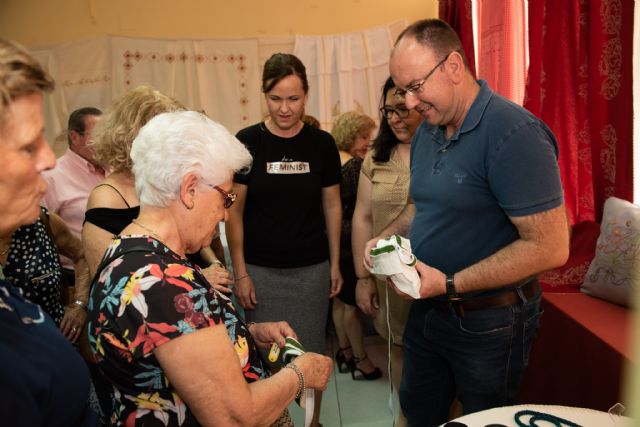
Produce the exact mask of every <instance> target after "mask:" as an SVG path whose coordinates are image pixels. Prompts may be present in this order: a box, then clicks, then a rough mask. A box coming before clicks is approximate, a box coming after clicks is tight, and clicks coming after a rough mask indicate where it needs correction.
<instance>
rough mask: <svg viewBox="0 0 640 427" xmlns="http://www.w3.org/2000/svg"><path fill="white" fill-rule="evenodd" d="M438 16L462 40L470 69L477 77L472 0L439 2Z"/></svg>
mask: <svg viewBox="0 0 640 427" xmlns="http://www.w3.org/2000/svg"><path fill="white" fill-rule="evenodd" d="M438 4H439V9H438V14H439V17H440V19H442V20H443V21H446V22H447V23H448V24H449V25H451V28H453V29H454V30H455V31H456V33H458V36H459V37H460V40H461V41H462V48H463V49H464V53H465V55H466V56H467V61H468V62H469V68H470V69H471V72H472V73H473V75H474V76H475V75H476V66H475V49H474V47H473V9H472V6H471V0H439V2H438Z"/></svg>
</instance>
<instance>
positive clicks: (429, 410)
mask: <svg viewBox="0 0 640 427" xmlns="http://www.w3.org/2000/svg"><path fill="white" fill-rule="evenodd" d="M521 299H522V302H521V303H519V304H516V305H512V306H504V307H498V308H491V309H483V310H475V311H466V312H465V313H464V315H463V316H458V315H457V314H456V313H455V312H454V311H453V309H451V310H443V309H435V308H434V307H433V306H432V305H431V303H429V301H425V300H422V301H415V302H414V303H413V306H412V307H411V311H410V312H409V318H408V320H407V325H406V327H405V332H404V339H403V345H404V369H403V372H402V383H401V385H400V404H401V406H402V410H403V411H404V413H405V415H406V417H407V420H408V421H409V425H410V426H412V427H418V426H420V427H423V426H425V427H429V426H437V425H440V424H442V423H445V422H446V421H447V419H448V414H449V407H450V406H451V402H452V401H453V399H454V397H457V398H458V399H459V400H460V401H461V402H462V408H463V411H464V413H465V414H469V413H472V412H477V411H481V410H484V409H489V408H494V407H497V406H505V405H511V404H513V402H514V399H515V398H516V396H517V393H518V391H519V388H520V383H521V381H522V376H523V373H524V370H525V368H526V366H527V364H528V358H529V351H530V350H531V344H532V342H533V338H534V336H535V333H536V331H537V329H538V325H539V321H540V315H541V310H540V300H541V293H540V292H538V293H537V294H536V295H535V296H534V297H532V298H531V299H529V300H526V298H525V297H523V296H522V295H521Z"/></svg>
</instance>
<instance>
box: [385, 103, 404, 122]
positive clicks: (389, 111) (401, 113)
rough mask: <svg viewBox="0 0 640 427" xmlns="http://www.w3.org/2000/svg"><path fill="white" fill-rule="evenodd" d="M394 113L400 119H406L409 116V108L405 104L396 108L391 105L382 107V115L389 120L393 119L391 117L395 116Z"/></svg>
mask: <svg viewBox="0 0 640 427" xmlns="http://www.w3.org/2000/svg"><path fill="white" fill-rule="evenodd" d="M394 113H395V114H396V115H397V116H398V118H400V119H404V118H407V117H409V110H408V109H407V107H405V106H401V105H399V106H397V107H395V108H394V107H389V106H387V105H385V106H384V107H382V108H381V109H380V114H382V117H384V118H385V119H387V120H391V117H393V114H394Z"/></svg>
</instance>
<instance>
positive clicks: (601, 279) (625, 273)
mask: <svg viewBox="0 0 640 427" xmlns="http://www.w3.org/2000/svg"><path fill="white" fill-rule="evenodd" d="M638 287H640V206H637V205H634V204H632V203H630V202H627V201H625V200H621V199H618V198H615V197H611V198H609V199H607V201H606V202H605V204H604V214H603V216H602V224H601V226H600V237H598V243H597V245H596V256H595V258H594V259H593V261H592V262H591V265H590V266H589V271H587V277H586V278H585V281H584V284H583V285H582V288H580V290H581V291H582V292H584V293H585V294H588V295H592V296H594V297H598V298H602V299H604V300H607V301H610V302H613V303H616V304H620V305H624V306H630V305H631V303H632V302H633V293H634V292H635V291H636V290H637V289H638Z"/></svg>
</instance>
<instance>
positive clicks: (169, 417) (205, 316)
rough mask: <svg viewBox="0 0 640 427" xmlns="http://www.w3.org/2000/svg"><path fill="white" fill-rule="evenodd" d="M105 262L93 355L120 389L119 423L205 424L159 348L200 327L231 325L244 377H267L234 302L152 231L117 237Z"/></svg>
mask: <svg viewBox="0 0 640 427" xmlns="http://www.w3.org/2000/svg"><path fill="white" fill-rule="evenodd" d="M125 252H127V253H125ZM105 259H111V261H110V262H109V263H108V265H107V266H106V267H105V268H104V269H102V271H101V273H100V275H99V277H98V278H97V279H96V281H95V282H94V283H93V286H92V291H91V298H90V300H89V317H88V320H89V342H90V345H91V348H92V351H93V353H94V357H95V358H96V360H97V362H98V367H99V368H100V370H101V371H102V373H103V374H104V375H105V377H106V378H107V379H108V380H109V381H110V382H111V383H112V384H113V388H114V395H113V399H112V400H113V409H112V413H111V423H112V425H118V426H121V425H126V426H134V425H136V426H138V425H139V426H142V425H144V426H155V425H158V426H195V425H199V424H198V422H197V420H196V419H195V417H194V416H193V414H192V413H191V411H190V410H189V408H188V407H187V406H186V404H185V403H184V402H183V401H182V400H181V399H180V396H178V394H177V393H176V391H175V389H174V388H173V386H172V385H171V383H170V382H169V380H168V379H167V378H166V377H165V375H164V373H163V370H162V368H161V366H160V364H159V363H158V360H157V359H156V358H155V356H154V353H153V350H154V349H155V348H156V347H158V346H160V345H162V344H164V343H166V342H167V341H170V340H172V339H174V338H177V337H179V336H181V335H184V334H188V333H190V332H194V331H196V330H198V329H201V328H206V327H209V326H212V325H216V324H220V323H224V325H225V326H226V328H227V333H228V335H229V338H230V339H231V342H232V343H233V345H234V347H235V349H236V352H237V354H238V359H239V363H240V365H241V367H242V371H243V373H244V377H245V380H246V381H247V382H253V381H256V380H257V379H259V378H262V377H265V376H266V373H265V371H264V369H263V367H262V364H261V362H260V359H259V356H258V352H257V350H256V346H255V344H254V341H253V338H252V337H251V334H250V333H249V331H248V329H247V328H246V326H245V325H244V323H243V322H242V321H241V320H240V318H239V316H238V313H237V312H236V310H235V308H234V307H233V304H232V303H231V300H230V299H229V298H227V297H226V296H225V295H223V294H221V293H219V292H218V291H216V290H214V289H213V287H212V286H210V285H209V283H208V282H207V280H206V279H205V278H204V277H203V276H202V273H201V272H200V270H199V268H198V267H195V266H193V265H192V264H190V263H189V261H188V260H185V259H182V258H181V257H180V256H179V255H177V254H176V253H175V252H173V251H172V250H171V249H169V248H168V247H166V246H165V245H164V244H162V243H161V242H160V241H158V240H156V239H154V238H152V237H149V236H126V237H125V236H123V237H119V238H116V239H115V240H114V241H113V243H112V244H111V246H109V248H108V249H107V252H106V253H105ZM103 261H104V259H103ZM188 363H189V361H186V360H185V364H188Z"/></svg>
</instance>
